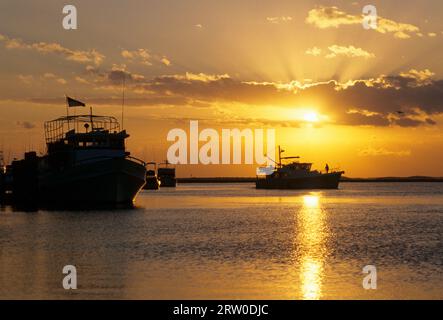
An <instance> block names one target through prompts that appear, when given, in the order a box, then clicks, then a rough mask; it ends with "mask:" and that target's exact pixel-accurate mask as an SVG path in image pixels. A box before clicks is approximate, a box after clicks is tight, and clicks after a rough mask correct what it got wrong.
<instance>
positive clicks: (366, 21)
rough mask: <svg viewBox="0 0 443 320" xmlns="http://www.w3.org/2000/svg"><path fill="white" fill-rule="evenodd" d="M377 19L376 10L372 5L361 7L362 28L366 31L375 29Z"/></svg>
mask: <svg viewBox="0 0 443 320" xmlns="http://www.w3.org/2000/svg"><path fill="white" fill-rule="evenodd" d="M377 18H378V16H377V8H376V7H375V6H374V5H372V4H368V5H366V6H364V7H363V22H362V25H363V28H365V29H366V30H370V29H373V30H375V29H377Z"/></svg>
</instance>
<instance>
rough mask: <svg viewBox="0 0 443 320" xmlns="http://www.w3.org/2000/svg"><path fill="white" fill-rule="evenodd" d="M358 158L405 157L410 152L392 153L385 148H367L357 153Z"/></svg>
mask: <svg viewBox="0 0 443 320" xmlns="http://www.w3.org/2000/svg"><path fill="white" fill-rule="evenodd" d="M358 155H359V156H360V157H379V156H397V157H407V156H410V155H411V151H410V150H400V151H393V150H388V149H385V148H373V147H367V148H364V149H361V150H359V151H358Z"/></svg>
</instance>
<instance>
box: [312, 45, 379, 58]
mask: <svg viewBox="0 0 443 320" xmlns="http://www.w3.org/2000/svg"><path fill="white" fill-rule="evenodd" d="M325 51H326V50H325ZM322 52H323V50H322V49H320V48H317V47H313V48H309V49H307V50H306V51H305V54H307V55H311V56H314V57H318V56H320V55H321V54H322ZM324 57H325V58H327V59H333V58H337V57H348V58H365V59H370V58H375V54H373V53H370V52H368V51H366V50H364V49H362V48H356V47H354V46H340V45H336V44H334V45H332V46H329V47H328V49H327V51H326V53H325V55H324Z"/></svg>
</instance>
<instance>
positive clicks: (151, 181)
mask: <svg viewBox="0 0 443 320" xmlns="http://www.w3.org/2000/svg"><path fill="white" fill-rule="evenodd" d="M146 166H147V167H149V166H152V168H153V169H148V170H147V171H146V184H145V185H144V186H143V189H144V190H158V188H159V187H160V181H159V180H158V178H157V174H156V172H155V171H156V168H157V164H156V163H155V162H148V163H146Z"/></svg>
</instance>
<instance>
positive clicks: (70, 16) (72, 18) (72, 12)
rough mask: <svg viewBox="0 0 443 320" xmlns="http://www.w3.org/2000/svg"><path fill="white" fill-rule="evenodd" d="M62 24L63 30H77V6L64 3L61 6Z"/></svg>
mask: <svg viewBox="0 0 443 320" xmlns="http://www.w3.org/2000/svg"><path fill="white" fill-rule="evenodd" d="M63 14H65V15H66V16H64V17H63V21H62V25H63V29H65V30H77V8H76V7H75V6H73V5H66V6H64V7H63Z"/></svg>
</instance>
